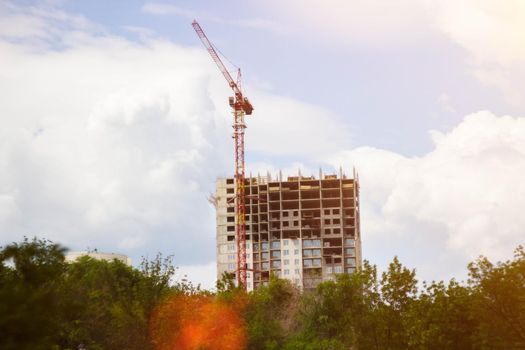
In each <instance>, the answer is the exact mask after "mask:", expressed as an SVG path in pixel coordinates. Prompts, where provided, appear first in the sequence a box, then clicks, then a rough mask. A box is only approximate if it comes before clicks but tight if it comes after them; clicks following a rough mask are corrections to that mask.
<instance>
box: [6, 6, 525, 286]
mask: <svg viewBox="0 0 525 350" xmlns="http://www.w3.org/2000/svg"><path fill="white" fill-rule="evenodd" d="M193 19H197V20H198V21H199V23H200V24H201V26H202V27H203V29H204V30H205V32H206V33H207V35H208V36H209V38H210V39H211V41H212V42H213V43H214V45H215V46H216V47H218V48H219V49H220V51H221V53H223V54H224V56H225V60H226V58H227V62H233V64H232V65H231V66H229V67H231V68H232V69H233V68H234V65H235V66H238V67H241V68H242V72H243V86H244V88H245V92H246V95H247V96H248V97H249V98H250V100H251V101H252V103H253V105H254V107H255V111H254V114H253V116H250V117H249V118H248V121H247V123H248V129H247V131H246V162H247V164H246V167H247V171H248V172H251V173H252V174H256V173H258V172H260V173H262V174H266V173H267V172H268V171H270V172H271V173H273V174H276V173H277V172H278V171H279V170H282V171H283V173H284V174H285V175H286V174H288V175H294V174H296V173H297V172H298V171H299V169H300V170H301V172H302V173H303V174H306V175H309V174H317V173H318V170H319V168H322V169H323V170H324V172H325V173H330V172H336V171H338V169H339V168H340V167H342V168H343V170H344V171H345V172H346V173H347V174H348V175H350V174H352V170H353V168H354V167H355V168H356V170H357V171H358V173H359V180H360V184H361V221H362V227H361V231H362V244H363V255H364V258H365V259H367V260H370V261H371V262H373V263H376V264H378V266H379V268H380V269H384V268H385V266H386V265H387V264H388V263H389V262H390V261H391V260H392V258H393V257H394V256H398V257H399V258H400V260H401V261H402V262H403V263H404V264H406V265H408V266H409V267H411V268H415V269H416V271H417V274H418V276H419V278H420V279H424V280H440V279H450V278H451V277H456V278H457V279H460V280H462V279H465V278H466V276H467V275H466V265H467V263H468V262H469V261H472V260H473V259H475V258H476V257H478V256H479V255H481V254H483V255H486V256H488V257H489V258H491V259H494V260H498V259H500V260H504V259H508V258H510V257H511V256H512V252H513V250H514V249H515V248H516V247H517V246H518V245H520V244H524V243H525V230H524V228H525V216H524V215H523V214H522V212H521V211H522V208H524V207H525V184H524V182H523V180H522V178H523V175H522V174H523V173H525V99H523V96H522V93H521V92H522V91H525V83H524V82H525V46H524V45H523V42H525V3H524V2H523V1H518V0H507V1H505V2H501V1H493V0H455V1H452V0H443V1H421V0H396V1H382V0H366V1H365V0H351V1H350V0H325V1H322V2H321V1H313V0H301V1H299V0H284V1H275V0H267V1H233V0H227V1H220V2H219V1H201V0H193V1H187V0H174V1H159V2H157V1H144V0H142V1H138V0H126V1H123V0H115V1H111V2H108V1H99V0H90V1H69V0H48V1H16V2H15V1H8V0H7V1H6V0H2V1H0V119H1V121H2V128H0V166H1V167H2V169H3V170H2V171H1V172H0V245H4V244H8V243H10V242H13V241H20V240H21V239H22V238H23V237H24V236H29V237H32V236H35V235H36V236H38V237H45V238H48V239H51V240H53V241H57V242H60V243H62V244H63V245H65V246H66V247H68V248H69V249H71V250H86V249H95V248H96V249H98V250H99V251H105V252H118V253H123V254H127V255H129V256H130V257H131V258H132V259H133V261H134V262H135V264H138V263H139V262H140V260H141V257H147V258H152V257H154V256H155V255H156V254H157V253H158V252H161V253H162V254H164V255H173V256H174V263H175V264H176V265H177V266H179V272H178V276H179V278H183V276H184V275H188V278H189V279H190V280H192V281H194V282H195V283H201V284H202V286H203V287H206V288H211V287H212V286H213V284H214V280H215V213H214V208H213V207H212V206H211V205H210V204H209V202H208V201H207V197H208V196H209V195H210V193H213V191H214V186H215V180H216V178H218V177H225V176H231V174H232V172H233V143H232V139H231V132H232V130H231V122H232V117H231V114H230V111H229V106H228V104H227V98H228V96H229V94H230V91H229V88H228V86H227V84H226V82H225V80H224V78H223V77H222V75H221V74H220V72H219V70H218V69H217V67H216V66H215V65H214V63H213V61H212V60H211V58H210V57H209V55H208V53H207V52H206V50H205V49H204V47H203V46H202V44H201V42H200V41H199V38H198V37H197V36H196V34H195V32H194V31H193V28H192V27H191V21H192V20H193Z"/></svg>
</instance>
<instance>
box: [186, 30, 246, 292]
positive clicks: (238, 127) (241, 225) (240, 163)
mask: <svg viewBox="0 0 525 350" xmlns="http://www.w3.org/2000/svg"><path fill="white" fill-rule="evenodd" d="M191 25H192V26H193V29H195V32H196V33H197V35H198V36H199V38H200V39H201V41H202V43H203V44H204V47H206V49H207V50H208V53H209V54H210V56H211V58H212V59H213V61H214V62H215V64H216V65H217V67H219V70H220V71H221V73H222V75H223V76H224V78H226V81H227V82H228V85H229V86H230V88H231V89H232V90H233V94H234V96H233V97H230V98H229V105H230V107H231V108H232V110H233V139H234V143H235V194H236V195H235V241H236V245H237V283H238V285H239V287H242V288H244V289H245V290H246V277H247V266H246V206H245V190H244V185H245V171H244V129H246V124H245V122H244V117H245V115H251V114H252V112H253V106H252V104H251V103H250V101H249V100H248V98H246V97H245V96H244V95H243V93H242V90H241V70H240V68H239V69H238V70H237V80H236V81H235V80H233V78H232V76H231V74H230V72H229V71H228V70H227V69H226V66H225V65H224V63H223V62H222V60H221V59H220V57H219V55H218V53H217V52H216V51H215V49H214V48H213V45H212V44H211V42H210V40H209V39H208V37H207V36H206V34H205V33H204V31H203V30H202V28H201V26H200V25H199V23H197V21H195V20H194V21H193V22H192V24H191Z"/></svg>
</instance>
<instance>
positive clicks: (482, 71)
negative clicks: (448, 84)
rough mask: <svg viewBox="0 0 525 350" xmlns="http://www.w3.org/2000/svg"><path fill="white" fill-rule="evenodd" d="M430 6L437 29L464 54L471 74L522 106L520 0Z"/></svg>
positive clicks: (524, 49)
mask: <svg viewBox="0 0 525 350" xmlns="http://www.w3.org/2000/svg"><path fill="white" fill-rule="evenodd" d="M433 8H434V13H435V16H436V20H437V24H438V28H439V30H440V31H442V32H443V33H444V34H446V35H447V36H448V37H449V38H450V39H451V40H452V41H454V42H455V43H456V44H458V45H459V46H461V47H462V48H464V49H465V51H466V52H467V53H468V61H467V64H468V67H469V70H470V71H471V73H472V74H473V76H474V77H475V78H477V79H478V80H479V81H480V82H482V83H484V84H487V85H490V86H493V87H495V88H497V89H498V90H500V91H501V92H502V93H503V94H504V96H505V98H506V100H507V101H508V102H509V103H511V104H513V105H516V106H523V99H522V98H521V96H520V93H519V92H520V91H523V89H524V88H525V85H524V84H523V81H524V79H525V69H524V67H525V65H524V64H525V46H524V45H523V42H524V41H525V4H524V3H523V1H519V0H511V1H504V2H502V1H497V0H483V1H478V0H461V1H442V2H439V3H435V4H434V6H433Z"/></svg>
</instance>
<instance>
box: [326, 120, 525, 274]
mask: <svg viewBox="0 0 525 350" xmlns="http://www.w3.org/2000/svg"><path fill="white" fill-rule="evenodd" d="M523 135H525V118H513V117H509V116H504V117H497V116H495V115H494V114H492V113H490V112H478V113H475V114H472V115H469V116H467V117H465V119H464V121H463V122H462V123H460V124H459V125H457V126H456V127H455V128H454V129H453V130H451V131H450V132H447V133H440V132H432V138H433V140H434V144H435V147H434V150H433V151H431V152H429V153H427V154H426V155H424V156H422V157H417V158H406V157H403V156H400V155H397V154H394V153H391V152H387V151H383V150H378V149H373V148H358V149H355V150H352V151H348V152H342V153H340V154H338V155H337V156H336V157H334V158H333V159H332V163H333V164H340V163H343V164H345V166H346V167H349V166H352V165H355V166H357V168H358V169H359V172H360V179H361V185H362V201H361V205H362V232H363V240H364V248H365V252H368V253H369V254H370V253H371V254H373V255H374V254H377V255H379V254H384V251H382V249H384V246H385V245H388V246H389V248H388V251H389V254H390V255H389V256H388V257H386V259H387V260H388V259H390V257H391V255H392V254H394V253H395V254H400V255H401V256H402V257H403V258H404V259H405V260H406V261H409V262H410V263H411V264H412V265H413V266H417V267H418V268H420V270H421V271H422V272H423V277H425V278H443V277H450V275H453V274H454V272H456V275H457V274H458V273H459V272H460V271H464V266H465V264H466V263H467V261H469V260H470V259H473V258H474V257H476V256H477V255H479V254H486V255H488V256H489V257H491V258H495V259H506V258H508V257H509V256H511V254H512V250H513V249H514V248H515V247H516V246H517V245H518V244H524V243H525V241H524V235H523V229H524V228H525V217H524V216H523V215H522V214H521V212H520V210H521V209H520V208H523V207H524V206H525V186H523V185H522V182H523V181H522V177H523V176H522V174H523V173H524V172H525V138H524V137H523ZM452 262H453V264H452ZM447 265H450V266H447Z"/></svg>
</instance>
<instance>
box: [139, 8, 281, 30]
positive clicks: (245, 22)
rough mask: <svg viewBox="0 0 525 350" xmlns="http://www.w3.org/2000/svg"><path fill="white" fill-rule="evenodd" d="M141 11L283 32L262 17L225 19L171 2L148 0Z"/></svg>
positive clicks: (278, 26) (273, 23) (279, 27)
mask: <svg viewBox="0 0 525 350" xmlns="http://www.w3.org/2000/svg"><path fill="white" fill-rule="evenodd" d="M142 11H143V12H145V13H148V14H151V15H156V16H168V15H174V16H181V17H185V18H187V19H190V20H193V19H196V20H198V21H210V22H214V23H218V24H225V25H233V26H238V27H243V28H252V29H261V30H271V31H274V32H278V33H283V32H285V31H286V30H285V28H284V27H283V26H281V25H279V24H277V23H276V22H274V21H271V20H269V19H264V18H249V19H225V18H222V17H218V16H214V15H210V14H209V13H206V12H202V11H193V10H190V9H187V8H183V7H180V6H176V5H173V4H166V3H158V2H148V3H146V4H144V5H143V6H142Z"/></svg>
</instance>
